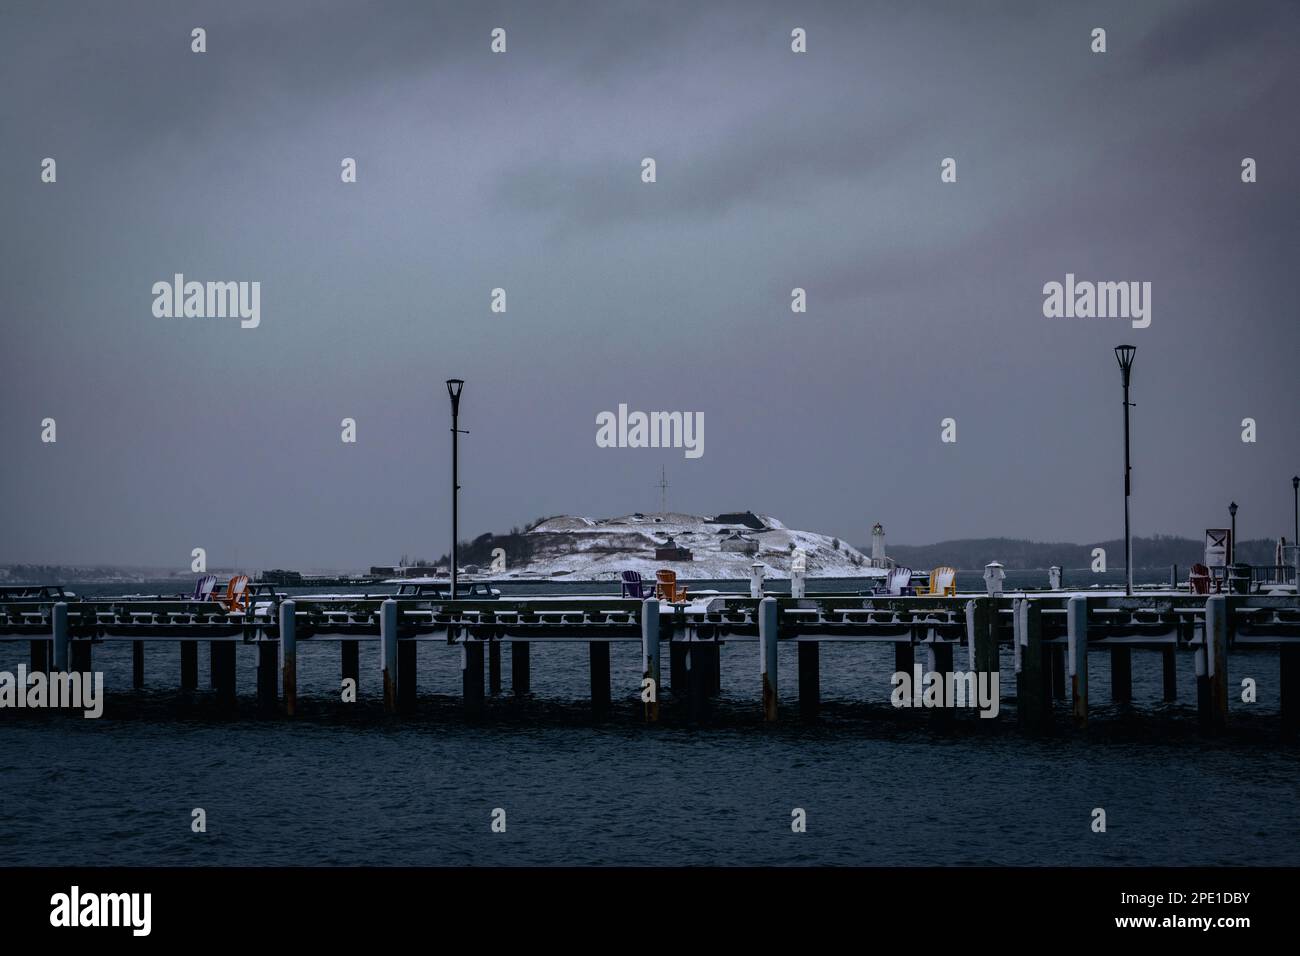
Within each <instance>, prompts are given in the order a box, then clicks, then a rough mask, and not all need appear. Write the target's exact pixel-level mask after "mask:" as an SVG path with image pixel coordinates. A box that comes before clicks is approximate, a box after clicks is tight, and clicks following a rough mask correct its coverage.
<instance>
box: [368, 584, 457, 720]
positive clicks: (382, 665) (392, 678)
mask: <svg viewBox="0 0 1300 956" xmlns="http://www.w3.org/2000/svg"><path fill="white" fill-rule="evenodd" d="M379 645H380V647H379V669H380V673H381V674H382V676H383V683H384V713H386V714H395V713H397V602H396V601H394V600H393V599H392V598H389V599H388V600H386V601H385V602H384V603H383V604H381V605H380V607H379ZM462 647H463V645H462ZM463 666H464V665H462V667H463Z"/></svg>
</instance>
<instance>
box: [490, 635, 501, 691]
mask: <svg viewBox="0 0 1300 956" xmlns="http://www.w3.org/2000/svg"><path fill="white" fill-rule="evenodd" d="M488 693H489V694H491V695H492V696H493V697H496V696H498V695H499V694H500V693H501V642H500V641H492V642H490V643H489V644H488Z"/></svg>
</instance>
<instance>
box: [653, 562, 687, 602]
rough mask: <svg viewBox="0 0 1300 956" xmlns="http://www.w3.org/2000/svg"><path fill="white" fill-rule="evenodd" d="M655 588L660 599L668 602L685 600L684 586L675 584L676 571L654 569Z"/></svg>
mask: <svg viewBox="0 0 1300 956" xmlns="http://www.w3.org/2000/svg"><path fill="white" fill-rule="evenodd" d="M655 590H656V591H657V592H658V595H659V598H660V600H663V601H667V602H668V603H670V604H677V603H679V602H681V601H685V600H686V586H685V585H680V586H679V585H678V584H677V572H676V571H669V570H663V571H656V572H655Z"/></svg>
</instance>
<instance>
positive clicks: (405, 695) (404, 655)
mask: <svg viewBox="0 0 1300 956" xmlns="http://www.w3.org/2000/svg"><path fill="white" fill-rule="evenodd" d="M417 646H418V645H417V644H416V643H415V641H412V640H405V641H403V640H398V642H397V712H398V713H399V714H410V713H414V712H415V687H416V683H415V682H416V677H417V674H418V671H417V667H416V648H417ZM479 647H480V650H481V648H482V645H481V644H480V645H479ZM481 673H482V671H481V670H480V674H481ZM480 681H481V677H480ZM480 686H482V685H481V683H480Z"/></svg>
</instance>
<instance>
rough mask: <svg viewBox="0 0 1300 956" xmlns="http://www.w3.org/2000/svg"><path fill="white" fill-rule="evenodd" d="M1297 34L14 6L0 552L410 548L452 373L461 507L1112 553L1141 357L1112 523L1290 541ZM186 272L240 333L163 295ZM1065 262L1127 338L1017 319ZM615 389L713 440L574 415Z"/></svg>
mask: <svg viewBox="0 0 1300 956" xmlns="http://www.w3.org/2000/svg"><path fill="white" fill-rule="evenodd" d="M196 26H202V27H204V28H205V29H206V30H207V52H206V53H203V54H196V53H192V52H191V49H190V46H191V35H190V31H191V29H192V28H193V27H196ZM494 27H503V28H505V29H506V31H507V44H508V45H507V52H506V53H505V54H493V53H492V52H491V51H490V49H489V43H490V36H489V34H490V31H491V30H492V29H493V28H494ZM794 27H803V28H805V29H806V30H807V37H808V39H807V45H808V52H807V53H806V54H795V53H792V52H791V49H790V31H791V30H792V29H793V28H794ZM1094 27H1104V28H1105V29H1106V31H1107V38H1106V39H1107V52H1105V53H1104V54H1097V53H1093V52H1091V50H1090V44H1091V37H1090V33H1091V31H1092V29H1093V28H1094ZM1298 46H1300V6H1298V5H1297V4H1295V3H1292V2H1276V3H1270V2H1251V3H1227V2H1220V3H1209V4H1207V3H1195V2H1170V3H1159V2H1143V3H1140V4H1135V3H1132V2H1131V0H1117V2H1114V3H1097V4H1091V5H1088V6H1085V5H1084V4H1078V3H1069V4H1066V3H1041V2H1026V3H978V4H976V3H969V2H948V3H940V2H924V3H923V2H917V3H902V2H898V3H878V4H866V3H861V4H860V3H852V4H850V3H826V4H779V3H770V4H769V3H757V2H744V3H735V4H723V3H710V4H700V3H681V4H676V3H617V2H593V3H590V4H576V3H572V4H570V3H540V2H521V3H517V4H492V3H468V2H466V3H460V4H431V3H428V2H423V3H409V4H408V3H385V4H383V5H382V6H379V5H373V4H366V3H356V2H316V3H290V2H277V3H275V4H267V3H263V2H229V0H222V2H220V3H216V2H213V3H193V4H177V3H173V2H157V3H143V2H123V3H113V4H105V3H82V4H70V3H57V2H56V3H45V2H39V3H38V2H18V3H15V2H6V3H5V4H4V6H3V7H0V81H2V82H0V147H2V148H0V321H2V323H3V325H2V328H3V339H2V342H3V344H2V345H0V381H2V382H3V384H2V385H0V399H2V400H0V448H3V456H4V458H3V466H2V467H0V495H2V498H0V527H2V528H3V530H0V561H29V562H65V563H72V562H111V563H122V564H127V563H147V564H173V563H174V564H176V565H177V566H178V567H181V568H187V567H188V564H189V560H190V558H189V555H190V550H191V549H192V548H194V547H204V548H206V549H207V552H208V558H209V561H210V562H211V563H213V564H220V565H226V564H232V563H235V562H238V563H240V564H242V565H246V566H248V567H250V568H256V567H271V566H283V567H299V568H304V569H305V568H315V567H364V566H368V565H370V564H372V563H392V562H395V561H396V559H397V558H398V557H399V555H401V554H402V553H403V552H406V553H409V554H412V555H417V556H424V557H436V556H437V555H438V554H441V553H443V552H445V551H446V550H447V548H448V544H449V535H450V500H449V499H450V496H449V490H448V486H449V473H450V457H451V456H450V435H449V433H448V427H449V411H448V401H447V396H446V392H445V388H444V386H443V381H444V379H447V378H449V377H461V378H464V379H466V380H467V384H466V386H465V392H464V398H463V401H462V406H461V425H462V427H464V428H466V429H468V430H469V434H468V435H467V436H464V437H463V438H462V442H461V475H462V485H463V486H464V489H463V491H462V507H461V532H462V536H464V537H472V536H475V535H477V534H480V533H482V532H484V531H489V530H505V529H508V528H509V527H510V526H512V525H523V524H525V523H527V522H529V521H530V520H532V519H533V518H535V517H538V516H540V515H550V514H557V513H566V512H568V513H579V514H587V515H592V516H605V515H613V514H622V513H626V512H629V511H634V510H654V509H657V507H658V499H659V493H658V490H657V488H656V487H655V485H656V482H657V480H658V478H659V473H660V467H661V466H664V467H665V468H666V470H667V476H668V480H669V482H670V488H669V506H670V508H672V509H674V510H683V511H694V512H702V513H713V512H716V511H721V510H732V509H746V508H748V509H753V510H756V511H762V512H767V513H770V514H773V515H776V516H777V517H779V518H780V519H781V520H783V521H784V522H786V523H787V524H788V525H791V526H795V527H801V528H806V529H809V530H816V531H822V532H826V533H829V534H836V535H839V536H840V537H842V538H845V539H847V540H850V541H854V542H859V543H861V542H865V541H867V540H869V536H870V533H869V529H870V526H871V524H872V522H874V521H881V522H883V523H884V525H885V527H886V529H887V532H888V535H889V539H890V540H892V541H894V542H907V543H923V542H928V541H935V540H942V539H947V538H958V537H972V536H994V535H1006V536H1014V537H1028V538H1034V539H1038V540H1075V541H1081V542H1085V541H1092V540H1099V539H1105V538H1113V537H1117V536H1120V535H1121V534H1122V532H1123V510H1122V507H1123V501H1122V451H1123V445H1122V408H1121V404H1120V376H1119V371H1118V368H1117V367H1116V363H1115V359H1114V356H1113V355H1112V352H1111V349H1112V348H1113V346H1115V345H1116V344H1119V343H1120V342H1126V341H1131V342H1132V343H1133V344H1135V345H1137V346H1138V352H1137V359H1136V364H1135V367H1134V373H1133V401H1134V402H1135V403H1136V407H1135V408H1134V409H1133V436H1134V449H1135V451H1134V469H1135V470H1134V494H1133V514H1134V531H1135V533H1136V534H1143V535H1145V534H1152V533H1158V532H1159V533H1169V534H1182V535H1189V536H1197V535H1199V534H1200V533H1201V532H1202V531H1203V529H1204V528H1205V527H1207V526H1214V525H1218V524H1222V523H1225V522H1226V520H1227V515H1226V506H1227V503H1228V501H1229V500H1230V499H1234V498H1235V499H1236V500H1237V502H1239V504H1240V505H1241V512H1240V514H1239V516H1238V525H1239V530H1240V533H1241V535H1242V536H1243V537H1257V536H1276V535H1278V534H1287V535H1288V536H1289V535H1290V530H1289V529H1290V526H1291V508H1292V495H1291V487H1290V480H1289V479H1290V477H1291V475H1293V474H1296V473H1297V472H1300V421H1298V420H1297V416H1296V410H1297V397H1296V386H1297V366H1298V363H1300V328H1298V326H1297V315H1296V302H1297V296H1296V288H1295V284H1296V282H1297V281H1298V279H1300V269H1297V259H1298V257H1297V253H1298V251H1300V249H1298V248H1297V241H1296V231H1295V229H1296V223H1297V222H1298V221H1300V215H1298V213H1300V191H1298V190H1297V188H1296V182H1297V179H1296V173H1295V164H1296V157H1297V155H1300V136H1298V135H1297V119H1296V117H1297V112H1298V111H1297V99H1298V97H1297V93H1298V92H1300V91H1298V89H1297V87H1298V86H1300V80H1298V79H1297V74H1296V70H1295V64H1296V62H1297V47H1298ZM45 157H53V158H54V159H55V160H56V162H57V182H56V183H54V184H48V183H42V182H41V162H42V160H43V159H44V158H45ZM344 157H354V158H355V159H356V160H357V164H358V181H357V182H356V183H355V184H344V183H342V182H341V181H340V162H341V160H342V159H343V158H344ZM644 157H653V158H654V159H655V160H656V163H657V179H658V181H657V182H656V183H654V184H644V183H642V182H641V160H642V159H643V158H644ZM945 157H953V158H955V159H956V160H957V182H956V183H949V184H945V183H941V182H940V162H941V160H942V159H944V158H945ZM1243 157H1251V158H1254V159H1255V160H1256V161H1257V163H1258V180H1259V181H1258V182H1256V183H1253V184H1243V183H1242V182H1241V161H1242V159H1243ZM178 272H179V273H183V274H184V275H185V276H186V278H187V279H194V280H199V281H209V280H211V281H238V280H243V281H258V282H260V283H261V324H260V326H259V327H258V328H255V329H243V328H240V325H239V322H238V321H237V320H231V319H200V318H172V319H167V318H157V317H155V316H154V314H153V311H152V305H153V295H152V292H151V289H152V286H153V284H154V283H155V282H158V281H170V280H171V277H172V276H173V274H174V273H178ZM1066 273H1074V274H1075V275H1076V276H1077V277H1078V278H1079V279H1080V280H1084V279H1086V280H1092V281H1149V282H1151V283H1152V301H1151V307H1152V308H1151V318H1152V322H1151V325H1150V327H1149V328H1145V329H1134V328H1132V327H1131V326H1130V324H1129V323H1128V322H1127V321H1125V320H1124V319H1099V318H1091V319H1048V318H1045V317H1044V315H1043V292H1042V289H1043V285H1044V283H1047V282H1051V281H1064V279H1065V275H1066ZM796 286H798V287H802V288H805V289H806V290H807V299H808V311H807V313H806V314H794V313H792V312H791V309H790V291H791V289H792V288H794V287H796ZM496 287H502V288H504V289H506V292H507V305H508V311H507V312H506V313H505V314H493V313H492V312H491V311H490V310H489V303H490V291H491V290H492V289H493V288H496ZM620 403H626V404H627V405H628V406H629V408H631V409H633V410H644V411H655V410H675V411H683V412H702V413H703V415H704V420H705V436H704V437H705V447H704V454H703V456H702V457H700V458H698V459H687V458H686V457H685V455H684V453H683V451H682V450H681V449H626V448H623V449H612V448H599V447H597V445H596V441H595V435H596V415H597V414H598V413H599V412H601V411H606V410H608V411H614V410H616V409H617V408H618V405H619V404H620ZM345 417H350V418H354V419H355V420H356V422H357V442H356V443H355V444H345V443H343V442H342V441H341V440H340V432H341V428H340V421H341V420H342V419H343V418H345ZM948 417H951V418H954V419H956V423H957V441H956V442H955V443H951V444H945V443H942V442H941V441H940V422H941V420H943V419H944V418H948ZM1246 417H1251V418H1254V419H1255V420H1256V422H1257V428H1258V441H1257V442H1255V443H1254V444H1247V443H1243V442H1242V441H1241V431H1242V428H1241V421H1242V419H1243V418H1246ZM45 418H54V419H55V420H56V422H57V426H56V427H57V441H56V442H55V443H53V444H49V443H43V442H42V441H41V422H42V419H45Z"/></svg>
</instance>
